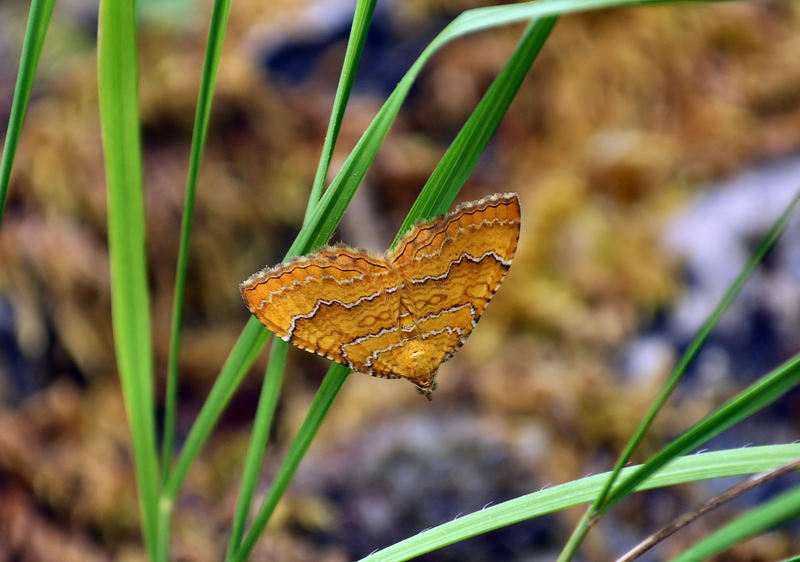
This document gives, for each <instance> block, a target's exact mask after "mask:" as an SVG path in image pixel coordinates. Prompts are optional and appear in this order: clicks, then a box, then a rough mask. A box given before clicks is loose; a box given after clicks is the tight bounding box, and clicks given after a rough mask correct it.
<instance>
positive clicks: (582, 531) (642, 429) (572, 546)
mask: <svg viewBox="0 0 800 562" xmlns="http://www.w3.org/2000/svg"><path fill="white" fill-rule="evenodd" d="M799 201H800V191H799V192H798V193H797V194H796V195H795V196H794V197H793V198H792V200H791V201H790V202H789V204H788V205H787V206H786V209H784V211H783V212H782V213H781V215H780V216H779V217H778V219H777V220H776V221H775V223H774V224H773V225H772V227H771V228H770V230H769V231H768V232H767V234H766V235H765V236H764V238H763V239H762V240H761V243H760V244H759V245H758V247H757V248H756V250H755V251H754V252H753V254H752V255H751V256H750V259H749V260H748V261H747V263H746V264H745V266H744V267H743V268H742V271H740V272H739V274H738V275H737V276H736V279H735V280H734V281H733V283H732V284H731V285H730V287H728V289H727V290H726V291H725V294H724V295H723V296H722V298H721V299H720V300H719V302H718V303H717V305H716V307H714V310H713V311H712V313H711V315H710V316H709V317H708V319H706V321H705V322H704V323H703V325H702V326H701V328H700V330H699V331H698V333H697V335H695V337H694V338H693V339H692V342H691V343H690V344H689V347H688V348H687V349H686V351H685V352H684V354H683V356H682V357H681V358H680V360H679V361H678V363H677V364H676V365H675V368H674V369H673V371H672V374H671V375H670V378H669V380H668V381H667V383H666V385H665V386H664V388H663V389H662V390H661V392H660V393H659V395H658V397H657V398H656V400H655V402H654V403H653V405H652V406H651V407H650V409H649V411H648V412H647V414H646V415H645V417H644V420H643V421H642V423H641V424H639V427H638V428H637V429H636V432H635V433H634V435H633V437H632V438H631V440H630V441H629V442H628V444H627V446H626V447H625V450H624V451H623V453H622V454H621V455H620V457H619V458H618V459H617V462H616V464H615V465H614V469H613V470H612V471H611V476H609V479H608V482H607V483H606V485H605V487H604V488H603V490H602V491H601V493H600V494H599V495H598V496H597V498H595V501H594V503H593V504H592V506H591V507H590V508H589V510H587V512H586V513H585V514H584V516H583V518H582V519H581V520H580V522H579V523H578V525H577V526H576V527H575V530H574V531H573V533H572V535H571V536H570V539H569V541H567V544H566V545H565V547H564V550H563V551H562V553H561V556H559V560H569V559H571V558H572V556H574V554H575V552H576V551H577V549H578V546H579V545H580V543H581V542H582V541H583V538H584V537H585V536H586V533H587V532H588V531H589V523H590V521H591V519H592V517H594V515H595V514H596V513H597V512H598V511H600V507H601V506H602V505H603V503H604V502H605V501H606V498H607V497H608V494H609V493H610V490H611V487H612V486H613V485H614V483H615V482H616V480H617V476H618V474H619V472H620V470H621V469H622V467H623V466H625V465H626V464H627V463H628V461H629V460H630V458H631V456H632V455H633V451H634V450H635V449H636V447H638V445H639V443H641V441H642V439H643V438H644V435H645V433H646V432H647V430H648V429H649V428H650V426H651V425H652V423H653V420H654V419H655V418H656V416H657V415H658V412H660V411H661V409H662V408H663V406H664V404H665V403H666V401H667V399H668V398H669V397H670V396H671V395H672V392H673V391H674V390H675V387H676V386H677V385H678V383H679V382H680V380H681V379H682V378H683V374H684V373H685V372H686V368H687V367H688V366H689V363H691V362H692V360H694V358H695V357H696V356H697V354H698V353H699V352H700V349H701V348H702V347H703V344H705V342H706V340H707V339H708V336H709V335H710V334H711V331H712V330H713V329H714V327H715V326H716V325H717V324H718V323H719V320H720V318H722V315H723V314H724V313H725V311H726V310H727V309H728V307H729V306H730V305H731V303H732V302H733V301H734V299H735V298H736V296H737V295H738V294H739V293H740V292H741V290H742V288H743V287H744V285H745V283H746V282H747V280H748V279H749V278H750V276H751V275H752V274H753V272H754V271H755V270H756V268H757V267H758V265H759V264H760V263H761V261H762V260H763V259H764V256H765V255H766V254H767V252H769V250H770V249H771V248H772V247H773V246H774V245H775V243H776V242H777V241H778V238H780V235H781V234H782V233H783V231H784V230H786V226H787V225H788V224H789V220H790V219H791V218H792V215H793V213H794V210H795V207H797V204H798V202H799Z"/></svg>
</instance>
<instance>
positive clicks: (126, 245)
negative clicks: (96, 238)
mask: <svg viewBox="0 0 800 562" xmlns="http://www.w3.org/2000/svg"><path fill="white" fill-rule="evenodd" d="M97 63H98V88H99V90H98V91H99V102H100V125H101V129H102V137H103V153H104V156H105V168H106V178H107V182H108V245H109V254H110V260H111V313H112V323H113V329H114V345H115V348H116V355H117V366H118V368H119V377H120V381H121V382H122V392H123V397H124V399H125V410H126V412H127V415H128V423H129V424H130V426H131V433H132V436H133V453H134V462H135V465H136V481H137V485H138V488H139V505H140V509H141V513H142V531H143V534H144V542H145V545H146V547H147V551H148V554H149V555H150V558H151V559H152V560H155V559H156V550H157V548H156V517H157V501H158V486H159V478H158V460H157V458H156V440H155V419H154V409H155V408H154V400H153V363H152V362H153V354H152V349H151V341H150V303H149V298H148V293H147V265H146V263H147V262H146V257H145V232H144V229H145V219H144V197H143V193H142V159H141V145H140V142H141V141H140V137H139V108H138V92H137V69H136V67H137V61H136V15H135V5H134V3H133V2H131V1H124V0H102V1H101V3H100V18H99V21H98V47H97Z"/></svg>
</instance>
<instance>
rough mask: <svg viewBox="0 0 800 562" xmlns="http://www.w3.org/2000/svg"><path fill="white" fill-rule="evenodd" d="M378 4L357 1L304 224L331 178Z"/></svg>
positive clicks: (372, 0) (371, 1)
mask: <svg viewBox="0 0 800 562" xmlns="http://www.w3.org/2000/svg"><path fill="white" fill-rule="evenodd" d="M375 4H377V0H358V1H357V2H356V11H355V13H354V14H353V25H352V26H351V30H350V38H349V39H348V41H347V50H346V51H345V53H344V61H343V63H342V73H341V75H340V76H339V83H338V85H337V86H336V95H335V96H334V98H333V108H332V109H331V118H330V122H329V123H328V130H327V132H326V133H325V141H324V142H323V144H322V154H321V155H320V157H319V164H318V165H317V172H316V174H315V175H314V183H313V184H312V186H311V194H310V195H309V196H308V206H307V207H306V215H305V218H304V220H303V224H305V223H307V222H308V221H309V219H310V217H311V210H312V209H313V208H314V206H315V205H316V204H317V202H319V198H320V197H321V196H322V187H323V186H324V184H325V178H327V177H328V169H329V168H330V165H331V157H332V156H333V149H334V147H335V146H336V140H337V139H338V138H339V129H340V128H341V126H342V118H343V117H344V110H345V109H346V108H347V101H348V100H349V99H350V91H351V90H352V89H353V82H354V81H355V78H356V71H357V70H358V63H359V61H360V60H361V53H362V52H363V51H364V44H365V43H366V41H367V33H368V32H369V26H370V24H371V23H372V15H373V14H374V12H375Z"/></svg>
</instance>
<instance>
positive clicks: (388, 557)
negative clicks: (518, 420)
mask: <svg viewBox="0 0 800 562" xmlns="http://www.w3.org/2000/svg"><path fill="white" fill-rule="evenodd" d="M798 455H800V444H792V445H769V446H764V447H748V448H744V449H733V450H728V451H716V452H713V453H702V454H698V455H689V456H687V457H680V458H677V459H675V460H673V462H671V463H670V464H669V466H667V467H666V468H665V469H664V470H662V471H660V472H659V473H658V474H654V475H653V476H652V477H651V478H649V479H648V480H647V481H645V482H641V483H640V484H639V485H638V486H637V488H636V490H637V491H639V490H650V489H654V488H662V487H665V486H674V485H676V484H682V483H686V482H697V481H699V480H708V479H712V478H725V477H730V476H740V475H743V474H756V473H759V472H764V471H767V470H770V469H773V468H775V467H777V466H780V465H782V464H785V463H787V462H789V461H791V460H793V459H795V458H797V456H798ZM639 468H640V467H637V466H632V467H627V468H624V469H623V470H622V475H623V476H628V475H630V474H632V473H633V472H635V471H636V470H638V469H639ZM608 476H609V473H604V474H597V475H594V476H588V477H586V478H581V479H580V480H574V481H572V482H567V483H566V484H560V485H558V486H553V487H550V488H544V489H542V490H540V491H538V492H534V493H532V494H527V495H524V496H520V497H518V498H514V499H513V500H509V501H507V502H503V503H500V504H497V505H493V506H491V507H486V508H484V509H481V510H479V511H475V512H473V513H470V514H468V515H465V516H463V517H459V518H458V519H455V520H453V521H448V522H447V523H444V524H442V525H439V526H437V527H434V528H432V529H428V530H425V531H423V532H421V533H419V534H417V535H414V536H413V537H409V538H407V539H405V540H403V541H400V542H398V543H395V544H393V545H391V546H389V547H387V548H384V549H382V550H379V551H377V552H374V553H372V554H370V555H369V556H367V557H366V558H364V559H363V562H367V561H369V562H398V561H401V560H410V559H412V558H415V557H417V556H421V555H422V554H425V553H426V552H431V551H433V550H436V549H438V548H442V547H444V546H447V545H449V544H453V543H455V542H458V541H462V540H465V539H468V538H470V537H474V536H476V535H480V534H482V533H486V532H488V531H491V530H494V529H499V528H501V527H507V526H508V525H513V524H514V523H520V522H522V521H527V520H529V519H532V518H534V517H539V516H541V515H545V514H548V513H553V512H556V511H560V510H563V509H566V508H568V507H573V506H576V505H580V504H583V503H586V502H590V501H592V500H593V499H594V498H595V497H596V496H597V494H598V493H599V491H600V490H601V489H602V487H603V485H604V483H605V482H606V481H607V480H608Z"/></svg>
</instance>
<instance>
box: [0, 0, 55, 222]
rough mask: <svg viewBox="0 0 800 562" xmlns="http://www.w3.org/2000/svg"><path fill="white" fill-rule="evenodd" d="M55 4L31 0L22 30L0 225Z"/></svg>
mask: <svg viewBox="0 0 800 562" xmlns="http://www.w3.org/2000/svg"><path fill="white" fill-rule="evenodd" d="M54 4H55V0H33V1H32V2H31V9H30V12H29V13H28V26H27V27H26V28H25V39H24V40H23V42H22V54H21V55H20V59H19V70H18V71H17V83H16V84H15V86H14V98H13V99H12V101H11V113H10V114H9V117H8V129H7V130H6V140H5V143H4V144H3V157H2V159H0V225H2V223H3V210H4V209H5V205H6V196H7V195H8V183H9V181H11V168H12V167H13V165H14V156H16V154H17V145H18V144H19V135H20V133H21V132H22V122H23V121H24V120H25V111H26V110H27V109H28V100H30V97H31V89H32V88H33V79H34V77H35V76H36V68H37V67H38V66H39V55H40V54H41V52H42V45H43V44H44V38H45V35H46V34H47V28H48V26H49V25H50V16H52V15H53V5H54Z"/></svg>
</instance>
